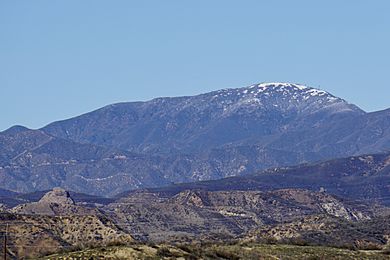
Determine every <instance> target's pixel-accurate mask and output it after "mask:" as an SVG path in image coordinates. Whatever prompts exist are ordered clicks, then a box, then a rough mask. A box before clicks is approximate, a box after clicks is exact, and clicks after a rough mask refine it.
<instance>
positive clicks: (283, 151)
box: [0, 83, 390, 196]
mask: <svg viewBox="0 0 390 260" xmlns="http://www.w3.org/2000/svg"><path fill="white" fill-rule="evenodd" d="M389 147H390V110H385V111H378V112H375V113H365V112H364V111H362V110H360V109H359V108H357V107H356V106H355V105H351V104H348V103H347V102H346V101H344V100H342V99H340V98H337V97H334V96H333V95H331V94H329V93H327V92H325V91H322V90H317V89H313V88H310V87H305V86H302V85H296V84H287V83H269V84H257V85H253V86H250V87H247V88H239V89H225V90H220V91H215V92H211V93H206V94H202V95H198V96H194V97H178V98H158V99H154V100H151V101H148V102H133V103H120V104H114V105H110V106H107V107H104V108H102V109H99V110H97V111H94V112H91V113H88V114H85V115H81V116H79V117H76V118H72V119H69V120H65V121H59V122H55V123H53V124H50V125H48V126H47V127H45V128H43V129H41V130H30V129H27V128H24V127H21V126H15V127H12V128H10V129H8V130H6V131H4V132H1V133H0V188H3V189H6V190H12V191H17V192H34V191H39V190H48V189H52V188H53V187H57V186H62V187H64V188H67V189H70V190H73V191H76V192H83V193H89V194H94V195H99V196H113V195H116V194H118V193H121V192H123V191H126V190H131V189H137V188H147V187H159V186H164V185H168V184H170V183H172V182H174V183H181V182H192V181H201V180H212V179H220V178H224V177H229V176H241V175H245V174H250V173H253V172H256V171H259V170H264V169H267V168H272V167H281V166H290V165H296V164H299V163H304V162H313V161H318V160H324V159H331V158H336V157H344V156H347V155H354V154H360V153H362V152H378V151H382V150H386V149H389ZM135 152H137V153H135Z"/></svg>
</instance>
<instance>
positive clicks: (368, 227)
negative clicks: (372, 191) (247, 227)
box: [244, 215, 390, 249]
mask: <svg viewBox="0 0 390 260" xmlns="http://www.w3.org/2000/svg"><path fill="white" fill-rule="evenodd" d="M389 235H390V221H389V217H388V216H386V217H380V216H378V217H375V218H373V219H369V220H362V221H359V222H352V221H348V220H347V219H345V218H337V217H335V216H331V215H312V216H307V217H304V218H302V219H299V220H295V221H292V222H289V223H277V224H275V225H269V226H263V227H259V228H256V229H253V230H252V231H250V232H249V233H248V235H247V236H246V237H245V238H244V240H245V241H252V242H254V241H257V242H258V241H269V240H272V241H279V242H285V243H286V242H289V243H296V242H298V243H299V242H300V243H302V242H304V243H306V244H311V245H328V246H329V245H330V246H337V247H340V246H348V247H358V248H361V249H364V248H365V247H366V248H370V247H371V248H383V247H384V246H385V245H386V244H387V243H389V242H390V240H389ZM373 246H375V247H373Z"/></svg>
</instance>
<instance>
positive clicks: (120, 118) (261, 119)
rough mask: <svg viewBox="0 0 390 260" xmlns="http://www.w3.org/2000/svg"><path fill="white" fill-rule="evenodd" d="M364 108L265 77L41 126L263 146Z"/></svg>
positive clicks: (100, 136) (128, 145) (114, 142)
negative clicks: (241, 85)
mask: <svg viewBox="0 0 390 260" xmlns="http://www.w3.org/2000/svg"><path fill="white" fill-rule="evenodd" d="M364 114H365V112H364V111H362V110H360V109H359V108H358V107H356V106H354V105H351V104H348V103H347V102H346V101H344V100H342V99H340V98H337V97H334V96H333V95H331V94H329V93H327V92H325V91H321V90H317V89H314V88H310V87H306V86H302V85H297V84H287V83H269V84H266V83H265V84H257V85H253V86H250V87H246V88H238V89H225V90H220V91H215V92H210V93H206V94H202V95H198V96H193V97H177V98H158V99H154V100H151V101H148V102H133V103H120V104H114V105H110V106H107V107H104V108H102V109H99V110H96V111H94V112H91V113H87V114H85V115H82V116H79V117H76V118H72V119H68V120H64V121H59V122H55V123H52V124H50V125H48V126H46V127H44V128H43V129H42V130H43V131H45V132H47V133H49V134H51V135H53V136H57V137H61V138H66V139H71V140H73V141H76V142H82V143H94V144H98V145H107V146H114V147H117V148H121V149H124V150H131V151H136V152H199V151H204V150H207V149H211V148H217V147H220V146H223V145H226V144H232V143H235V144H237V143H238V144H241V143H254V142H255V143H259V144H261V145H263V146H264V145H267V143H268V142H269V141H270V140H272V139H275V138H276V139H278V138H279V135H281V134H283V133H286V132H291V131H301V130H302V128H303V129H306V128H312V127H317V128H318V127H321V126H324V125H327V124H328V122H327V121H328V120H335V121H340V120H342V119H344V118H345V117H348V118H350V117H357V116H362V115H364ZM284 148H286V147H284ZM281 150H288V149H281Z"/></svg>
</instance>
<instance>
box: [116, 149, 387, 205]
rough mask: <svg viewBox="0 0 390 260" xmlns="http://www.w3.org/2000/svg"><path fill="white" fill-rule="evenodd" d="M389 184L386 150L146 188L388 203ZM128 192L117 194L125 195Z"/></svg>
mask: <svg viewBox="0 0 390 260" xmlns="http://www.w3.org/2000/svg"><path fill="white" fill-rule="evenodd" d="M389 187H390V152H388V153H381V154H373V155H362V156H353V157H348V158H341V159H334V160H330V161H324V162H320V163H313V164H304V165H299V166H294V167H284V168H273V169H268V170H265V171H261V172H258V173H255V174H249V175H245V176H236V177H230V178H225V179H221V180H213V181H203V182H195V183H183V184H176V185H171V186H168V187H162V188H155V189H150V190H149V191H150V192H156V193H163V194H167V195H169V196H172V195H174V194H177V193H179V192H182V191H185V190H192V189H200V190H206V191H220V190H275V189H287V188H293V189H308V190H312V191H325V192H327V193H329V194H334V195H337V196H340V197H343V198H350V199H354V200H362V201H370V202H378V203H381V204H384V205H390V189H389ZM130 193H131V192H129V193H124V194H121V195H118V196H119V197H121V196H126V194H130Z"/></svg>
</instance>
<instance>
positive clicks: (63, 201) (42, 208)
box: [11, 188, 96, 216]
mask: <svg viewBox="0 0 390 260" xmlns="http://www.w3.org/2000/svg"><path fill="white" fill-rule="evenodd" d="M11 212H13V213H19V214H38V215H51V216H56V215H93V214H95V212H96V210H95V209H94V208H89V207H83V206H79V205H76V204H75V202H74V200H73V199H72V198H71V197H70V195H69V193H68V192H67V191H66V190H64V189H61V188H54V189H53V190H52V191H49V192H48V193H46V194H45V195H44V196H43V197H42V198H41V199H40V200H39V201H38V202H32V203H26V204H21V205H18V206H16V207H14V208H12V209H11Z"/></svg>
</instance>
